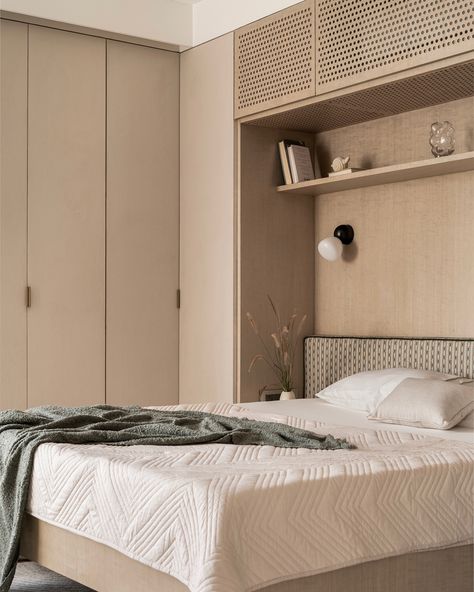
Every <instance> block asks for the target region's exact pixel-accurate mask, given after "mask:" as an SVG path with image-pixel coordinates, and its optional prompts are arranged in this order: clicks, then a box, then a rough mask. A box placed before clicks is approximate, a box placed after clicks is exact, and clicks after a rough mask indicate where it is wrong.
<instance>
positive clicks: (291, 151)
mask: <svg viewBox="0 0 474 592" xmlns="http://www.w3.org/2000/svg"><path fill="white" fill-rule="evenodd" d="M288 162H289V165H290V171H291V178H292V179H293V183H301V182H302V181H311V180H312V179H314V169H313V163H312V161H311V153H310V151H309V148H308V147H307V146H299V145H296V144H292V145H291V146H288Z"/></svg>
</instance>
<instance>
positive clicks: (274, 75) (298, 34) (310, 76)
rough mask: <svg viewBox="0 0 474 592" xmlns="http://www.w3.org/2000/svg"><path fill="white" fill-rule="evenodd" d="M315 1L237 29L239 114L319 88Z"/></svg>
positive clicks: (237, 107)
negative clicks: (316, 57)
mask: <svg viewBox="0 0 474 592" xmlns="http://www.w3.org/2000/svg"><path fill="white" fill-rule="evenodd" d="M314 28H315V26H314V6H313V2H312V1H307V2H302V3H301V4H297V5H296V6H295V7H291V8H288V9H286V10H282V11H280V12H278V13H277V14H276V15H272V16H271V17H268V18H265V19H262V20H260V21H257V22H256V23H252V24H251V25H248V26H246V27H243V28H241V29H239V30H238V31H237V32H236V34H235V68H234V70H235V116H236V117H237V118H238V117H242V116H244V115H249V114H251V113H257V112H259V111H262V110H263V109H268V108H271V107H277V106H279V105H284V104H286V103H290V102H291V101H296V100H298V99H304V98H307V97H311V96H313V95H314V92H315V64H314V62H315V51H316V50H315V35H314Z"/></svg>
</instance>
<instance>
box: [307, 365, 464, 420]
mask: <svg viewBox="0 0 474 592" xmlns="http://www.w3.org/2000/svg"><path fill="white" fill-rule="evenodd" d="M453 377H454V375H453V374H442V373H441V372H431V371H429V370H414V369H413V368H389V369H386V370H369V371H368V372H359V373H358V374H353V375H352V376H348V377H347V378H343V379H342V380H339V381H338V382H335V383H334V384H331V385H329V386H328V387H326V388H325V389H324V390H322V391H321V392H319V393H317V395H316V396H317V397H319V398H320V399H324V400H325V401H328V402H329V403H332V404H333V405H338V406H339V407H347V408H348V409H356V410H359V411H367V412H369V413H370V412H372V411H373V410H374V409H375V408H376V407H377V405H379V404H380V403H381V402H382V401H383V400H384V399H385V397H386V396H388V395H389V394H390V393H391V392H392V391H393V389H394V388H396V387H397V386H398V385H399V384H400V383H401V382H402V381H403V380H405V379H406V378H437V379H439V380H446V379H447V378H453Z"/></svg>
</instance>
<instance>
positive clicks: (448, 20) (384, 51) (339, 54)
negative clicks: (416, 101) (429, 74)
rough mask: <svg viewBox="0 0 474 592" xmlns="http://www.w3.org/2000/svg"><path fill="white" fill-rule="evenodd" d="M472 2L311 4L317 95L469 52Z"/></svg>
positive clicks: (335, 0) (327, 0) (346, 0)
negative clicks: (314, 16) (313, 14)
mask: <svg viewBox="0 0 474 592" xmlns="http://www.w3.org/2000/svg"><path fill="white" fill-rule="evenodd" d="M473 31H474V2H473V1H472V0H316V39H317V44H316V55H317V58H316V81H317V84H316V94H321V93H323V92H327V91H330V90H335V89H339V88H344V87H346V86H349V85H351V84H355V83H358V82H363V81H366V80H370V79H373V78H377V77H378V76H383V75H386V74H391V73H393V72H398V71H401V70H404V69H407V68H411V67H414V66H420V65H423V64H426V63H428V62H433V61H435V60H438V59H442V58H445V57H448V56H452V55H455V54H459V53H463V52H464V51H469V50H472V49H473V47H474V45H473V39H474V36H473Z"/></svg>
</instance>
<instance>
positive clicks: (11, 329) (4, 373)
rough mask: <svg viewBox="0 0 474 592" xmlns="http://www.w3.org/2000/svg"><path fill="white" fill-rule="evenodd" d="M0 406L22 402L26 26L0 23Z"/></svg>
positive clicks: (24, 342) (24, 344)
mask: <svg viewBox="0 0 474 592" xmlns="http://www.w3.org/2000/svg"><path fill="white" fill-rule="evenodd" d="M0 27H1V29H0V41H1V80H0V92H1V127H0V129H1V162H0V169H1V193H0V409H2V408H10V407H16V408H23V407H26V372H27V370H26V368H27V363H26V306H25V287H26V209H27V72H28V69H27V68H28V64H27V59H28V58H27V48H28V25H24V24H22V23H15V22H10V21H1V23H0Z"/></svg>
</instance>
